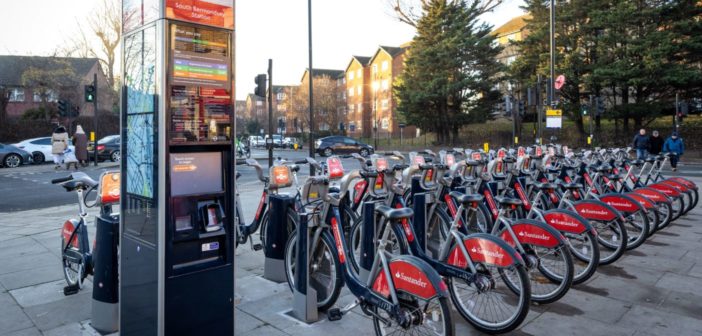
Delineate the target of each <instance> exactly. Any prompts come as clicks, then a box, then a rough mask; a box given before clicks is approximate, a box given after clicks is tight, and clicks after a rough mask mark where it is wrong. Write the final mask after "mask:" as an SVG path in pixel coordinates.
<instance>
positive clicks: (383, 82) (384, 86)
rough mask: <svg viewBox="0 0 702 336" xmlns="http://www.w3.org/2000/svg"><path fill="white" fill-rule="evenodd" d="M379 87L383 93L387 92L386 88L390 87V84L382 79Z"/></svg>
mask: <svg viewBox="0 0 702 336" xmlns="http://www.w3.org/2000/svg"><path fill="white" fill-rule="evenodd" d="M380 86H381V88H382V89H383V91H387V90H388V88H389V87H390V82H389V81H388V80H387V79H383V81H382V82H381V84H380Z"/></svg>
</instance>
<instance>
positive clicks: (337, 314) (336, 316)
mask: <svg viewBox="0 0 702 336" xmlns="http://www.w3.org/2000/svg"><path fill="white" fill-rule="evenodd" d="M342 317H344V313H342V312H341V309H339V308H332V309H329V310H327V319H329V321H339V320H341V318H342Z"/></svg>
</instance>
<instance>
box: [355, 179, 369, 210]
mask: <svg viewBox="0 0 702 336" xmlns="http://www.w3.org/2000/svg"><path fill="white" fill-rule="evenodd" d="M366 186H368V181H366V180H360V181H358V182H356V184H355V185H354V186H353V192H354V194H353V206H354V210H355V209H356V208H358V206H359V205H360V204H361V200H363V195H364V194H365V191H366Z"/></svg>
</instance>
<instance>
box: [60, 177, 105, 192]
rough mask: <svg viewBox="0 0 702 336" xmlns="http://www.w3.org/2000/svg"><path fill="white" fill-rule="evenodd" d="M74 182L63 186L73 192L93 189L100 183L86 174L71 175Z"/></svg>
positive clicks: (71, 181) (68, 182)
mask: <svg viewBox="0 0 702 336" xmlns="http://www.w3.org/2000/svg"><path fill="white" fill-rule="evenodd" d="M71 178H72V180H70V181H67V182H65V183H63V184H61V186H62V187H64V188H65V189H66V191H73V190H76V189H78V188H93V187H95V186H97V185H98V184H99V183H98V182H97V181H95V180H93V179H92V178H90V176H88V175H87V174H85V173H80V172H78V173H73V174H71Z"/></svg>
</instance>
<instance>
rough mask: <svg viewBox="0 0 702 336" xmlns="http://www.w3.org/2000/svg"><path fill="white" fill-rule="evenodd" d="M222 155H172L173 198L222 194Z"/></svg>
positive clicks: (219, 153)
mask: <svg viewBox="0 0 702 336" xmlns="http://www.w3.org/2000/svg"><path fill="white" fill-rule="evenodd" d="M223 190H224V188H223V177H222V153H221V152H209V153H207V152H205V153H171V196H173V197H176V196H186V195H201V194H215V193H220V192H222V191H223Z"/></svg>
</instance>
